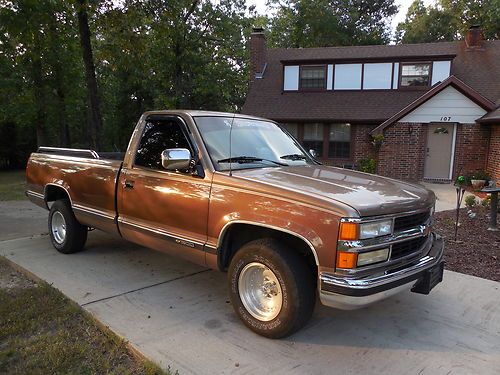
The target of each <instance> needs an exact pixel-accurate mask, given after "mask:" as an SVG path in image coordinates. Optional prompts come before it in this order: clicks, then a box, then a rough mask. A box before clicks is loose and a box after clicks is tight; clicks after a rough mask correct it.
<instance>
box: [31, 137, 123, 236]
mask: <svg viewBox="0 0 500 375" xmlns="http://www.w3.org/2000/svg"><path fill="white" fill-rule="evenodd" d="M123 155H124V154H122V153H97V152H96V151H94V150H84V149H68V148H56V147H40V148H39V149H38V150H37V152H35V153H33V154H31V156H30V159H29V161H28V165H27V167H26V189H27V192H26V195H27V196H28V198H29V199H30V200H31V201H32V202H34V203H36V204H37V205H39V206H41V207H44V208H48V206H47V204H46V198H47V197H50V196H54V195H57V194H61V193H64V192H66V194H67V195H68V196H69V199H70V201H71V205H72V207H73V210H74V213H75V216H76V218H77V219H78V221H80V222H81V223H82V224H85V225H88V226H89V227H94V228H99V229H102V230H105V231H107V232H111V233H117V232H118V230H117V227H116V222H115V219H116V198H115V196H116V181H117V178H118V175H119V173H120V169H121V166H122V162H123Z"/></svg>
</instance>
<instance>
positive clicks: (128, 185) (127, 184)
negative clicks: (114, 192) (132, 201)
mask: <svg viewBox="0 0 500 375" xmlns="http://www.w3.org/2000/svg"><path fill="white" fill-rule="evenodd" d="M123 187H124V188H125V189H133V188H134V181H131V180H125V182H124V183H123Z"/></svg>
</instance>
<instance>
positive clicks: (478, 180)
mask: <svg viewBox="0 0 500 375" xmlns="http://www.w3.org/2000/svg"><path fill="white" fill-rule="evenodd" d="M489 179H490V176H489V175H488V173H486V172H485V171H481V170H479V171H476V172H474V174H473V175H472V176H471V179H470V183H471V185H472V187H473V188H474V189H476V190H480V189H482V188H483V187H484V186H485V185H486V183H487V182H488V181H489Z"/></svg>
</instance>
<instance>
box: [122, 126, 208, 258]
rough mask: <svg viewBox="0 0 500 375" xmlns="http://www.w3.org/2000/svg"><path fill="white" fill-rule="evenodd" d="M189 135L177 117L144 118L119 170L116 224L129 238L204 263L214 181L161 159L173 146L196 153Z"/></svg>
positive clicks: (126, 237) (125, 236) (192, 153)
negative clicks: (174, 167) (126, 162)
mask: <svg viewBox="0 0 500 375" xmlns="http://www.w3.org/2000/svg"><path fill="white" fill-rule="evenodd" d="M188 134H189V133H188V129H187V127H186V125H185V124H184V122H183V121H181V120H180V119H179V118H177V117H162V118H159V119H158V118H154V119H146V121H145V125H144V129H143V133H142V137H141V139H140V142H139V145H138V147H137V150H136V154H135V158H134V160H133V161H132V162H131V163H130V165H128V166H127V167H125V166H124V168H123V169H122V172H121V174H120V178H119V183H118V192H117V194H118V202H117V203H118V213H119V217H118V225H119V228H120V232H121V234H122V236H123V237H124V238H125V239H127V240H129V241H132V242H136V243H139V244H141V245H144V246H147V247H150V248H153V249H157V250H160V251H165V252H168V253H170V254H173V255H178V256H181V257H184V258H186V259H188V260H191V261H194V262H196V263H199V264H204V263H205V257H204V252H203V246H204V244H205V243H206V240H207V216H208V201H209V194H210V181H209V179H208V178H202V177H199V176H196V175H193V174H192V173H191V171H189V170H186V171H168V170H166V169H164V168H163V167H162V162H161V153H162V152H163V151H164V150H165V149H169V148H187V149H188V150H190V152H191V155H195V147H193V145H194V143H193V142H192V141H191V140H190V138H189V136H188Z"/></svg>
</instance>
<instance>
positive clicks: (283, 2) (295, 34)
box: [268, 0, 397, 48]
mask: <svg viewBox="0 0 500 375" xmlns="http://www.w3.org/2000/svg"><path fill="white" fill-rule="evenodd" d="M269 5H270V6H271V7H272V8H274V9H275V11H276V15H275V17H273V18H272V19H271V20H270V27H271V32H270V34H269V38H268V39H269V43H270V45H271V46H273V47H280V48H292V47H303V48H305V47H329V46H347V45H368V44H384V43H387V42H389V40H390V32H391V30H390V18H391V17H392V16H393V15H395V14H396V13H397V6H396V5H394V0H374V1H366V0H356V1H354V0H317V1H310V0H270V1H269Z"/></svg>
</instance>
